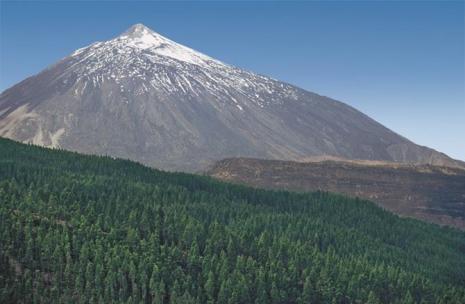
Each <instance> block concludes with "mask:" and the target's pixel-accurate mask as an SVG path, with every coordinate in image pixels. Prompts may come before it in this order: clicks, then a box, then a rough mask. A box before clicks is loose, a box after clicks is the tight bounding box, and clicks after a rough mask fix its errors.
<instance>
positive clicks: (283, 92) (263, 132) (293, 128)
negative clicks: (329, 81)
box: [0, 24, 462, 171]
mask: <svg viewBox="0 0 465 304" xmlns="http://www.w3.org/2000/svg"><path fill="white" fill-rule="evenodd" d="M283 60H285V58H283ZM0 136H3V137H7V138H11V139H14V140H17V141H21V142H29V143H34V144H39V145H42V146H47V147H59V148H63V149H68V150H74V151H78V152H83V153H89V154H102V155H111V156H115V157H122V158H128V159H132V160H136V161H139V162H141V163H144V164H147V165H150V166H153V167H157V168H162V169H167V170H182V171H198V170H203V169H205V168H206V167H207V166H208V165H211V164H212V163H213V162H214V161H216V160H219V159H223V158H226V157H237V156H242V157H256V158H266V159H283V160H299V159H302V158H306V157H310V156H315V155H330V156H335V157H343V158H348V159H369V160H389V161H396V162H409V163H421V164H439V165H444V166H462V164H461V163H460V162H457V161H455V160H453V159H451V158H449V157H447V156H446V155H444V154H442V153H439V152H436V151H434V150H432V149H429V148H426V147H421V146H418V145H415V144H414V143H412V142H410V141H409V140H407V139H405V138H403V137H402V136H399V135H398V134H396V133H394V132H392V131H390V130H389V129H387V128H385V127H384V126H382V125H381V124H379V123H377V122H376V121H374V120H372V119H370V118H369V117H367V116H366V115H364V114H362V113H360V112H358V111H357V110H355V109H353V108H351V107H350V106H348V105H346V104H344V103H341V102H338V101H335V100H332V99H330V98H327V97H323V96H320V95H317V94H314V93H311V92H308V91H305V90H303V89H300V88H297V87H295V86H292V85H289V84H287V83H283V82H280V81H277V80H275V79H272V78H269V77H265V76H261V75H257V74H254V73H251V72H247V71H244V70H242V69H239V68H236V67H233V66H230V65H227V64H224V63H222V62H220V61H218V60H215V59H213V58H210V57H208V56H206V55H203V54H201V53H199V52H196V51H194V50H192V49H190V48H187V47H185V46H182V45H180V44H178V43H176V42H173V41H171V40H169V39H167V38H165V37H163V36H161V35H159V34H157V33H155V32H153V31H152V30H150V29H148V28H147V27H145V26H143V25H141V24H137V25H134V26H133V27H131V28H130V29H129V30H127V31H126V32H124V33H123V34H121V35H120V36H118V37H116V38H114V39H111V40H108V41H104V42H97V43H94V44H92V45H90V46H87V47H84V48H81V49H79V50H77V51H75V52H74V53H72V54H71V55H70V56H68V57H66V58H64V59H62V60H60V61H59V62H58V63H56V64H54V65H52V66H51V67H49V68H47V69H46V70H44V71H42V72H41V73H39V74H37V75H35V76H32V77H30V78H27V79H26V80H24V81H22V82H20V83H19V84H17V85H15V86H13V87H12V88H10V89H7V90H5V91H4V92H2V94H1V95H0Z"/></svg>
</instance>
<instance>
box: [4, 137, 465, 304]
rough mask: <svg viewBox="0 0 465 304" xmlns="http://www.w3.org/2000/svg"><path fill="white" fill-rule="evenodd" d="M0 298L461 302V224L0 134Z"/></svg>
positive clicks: (464, 261) (464, 288) (168, 302)
mask: <svg viewBox="0 0 465 304" xmlns="http://www.w3.org/2000/svg"><path fill="white" fill-rule="evenodd" d="M0 223H1V225H0V244H1V246H0V303H147V304H148V303H157V304H158V303H164V304H175V303H193V304H194V303H195V304H197V303H199V304H200V303H231V304H236V303H281V304H296V303H299V304H300V303H354V304H356V303H425V304H426V303H434V304H437V303H465V284H464V282H465V272H464V271H463V269H465V255H464V250H465V233H463V232H460V231H458V230H455V229H448V228H441V227H439V226H437V225H431V224H427V223H423V222H420V221H417V220H412V219H403V218H399V217H398V216H396V215H394V214H392V213H390V212H387V211H385V210H382V209H381V208H379V207H377V206H376V205H374V204H373V203H371V202H368V201H363V200H359V199H350V198H347V197H343V196H340V195H334V194H328V193H322V192H317V193H292V192H286V191H265V190H259V189H253V188H249V187H244V186H239V185H232V184H227V183H223V182H219V181H216V180H214V179H212V178H209V177H206V176H200V175H192V174H185V173H168V172H161V171H158V170H155V169H151V168H147V167H144V166H142V165H140V164H137V163H134V162H131V161H125V160H120V159H116V160H115V159H112V158H110V157H99V156H86V155H80V154H77V153H72V152H67V151H61V150H60V151H59V150H50V149H44V148H40V147H37V146H31V145H24V144H19V143H16V142H13V141H11V140H6V139H0Z"/></svg>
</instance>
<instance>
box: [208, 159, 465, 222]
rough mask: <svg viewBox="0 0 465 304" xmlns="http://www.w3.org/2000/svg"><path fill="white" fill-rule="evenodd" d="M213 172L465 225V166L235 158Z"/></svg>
mask: <svg viewBox="0 0 465 304" xmlns="http://www.w3.org/2000/svg"><path fill="white" fill-rule="evenodd" d="M208 174H209V175H211V176H214V177H216V178H219V179H221V180H224V181H229V182H235V183H241V184H246V185H250V186H252V185H253V186H255V187H262V188H267V189H287V190H297V191H316V190H323V191H330V192H336V193H342V194H345V195H349V196H351V197H361V198H364V199H369V200H372V201H374V202H376V203H377V204H379V205H380V206H382V207H384V208H386V209H388V210H390V211H393V212H395V213H397V214H399V215H402V216H410V217H415V218H418V219H422V220H426V221H429V222H433V223H436V224H440V225H449V226H454V227H457V228H460V229H465V170H463V169H453V168H446V167H435V166H430V165H421V166H420V165H416V166H414V165H401V164H395V163H375V164H373V163H369V162H354V161H351V162H348V161H318V162H315V161H313V162H290V161H271V160H260V159H247V158H235V159H225V160H222V161H219V162H217V163H216V164H215V165H214V166H213V167H212V168H211V169H210V170H209V171H208Z"/></svg>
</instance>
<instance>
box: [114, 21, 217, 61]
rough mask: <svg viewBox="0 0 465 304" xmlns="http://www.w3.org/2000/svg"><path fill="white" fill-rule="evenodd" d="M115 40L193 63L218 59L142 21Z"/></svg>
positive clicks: (132, 46)
mask: <svg viewBox="0 0 465 304" xmlns="http://www.w3.org/2000/svg"><path fill="white" fill-rule="evenodd" d="M114 40H116V41H117V42H122V43H123V44H124V45H125V46H129V47H131V48H135V49H140V50H147V51H149V53H152V54H156V55H161V56H166V57H170V58H173V59H176V60H179V61H183V62H187V63H191V64H196V65H201V66H205V65H208V64H209V63H210V62H212V61H216V60H214V59H213V58H210V57H208V56H206V55H204V54H202V53H199V52H197V51H195V50H193V49H190V48H188V47H185V46H183V45H181V44H178V43H176V42H174V41H172V40H170V39H168V38H166V37H163V36H162V35H160V34H158V33H156V32H154V31H152V30H151V29H150V28H148V27H146V26H145V25H143V24H141V23H138V24H135V25H133V26H131V27H130V28H129V29H128V30H126V31H125V32H124V33H123V34H121V35H120V36H118V37H117V38H116V39H114ZM217 63H218V62H217Z"/></svg>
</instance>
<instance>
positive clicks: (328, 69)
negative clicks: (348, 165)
mask: <svg viewBox="0 0 465 304" xmlns="http://www.w3.org/2000/svg"><path fill="white" fill-rule="evenodd" d="M464 6H465V4H464V2H399V1H394V2H371V3H370V2H255V3H251V2H174V3H169V2H162V3H155V2H66V3H59V2H1V3H0V9H1V19H0V25H1V27H0V28H1V29H0V43H1V45H0V50H1V53H0V91H3V90H4V89H6V88H8V87H10V86H11V85H13V84H15V83H16V82H18V81H20V80H22V79H24V78H25V77H27V76H30V75H32V74H35V73H37V72H39V71H41V70H42V69H43V68H45V67H47V66H48V65H50V64H52V63H54V62H56V61H57V60H58V59H60V58H62V57H64V56H66V55H68V54H70V53H71V52H72V51H73V50H75V49H77V48H80V47H82V46H85V45H88V44H90V43H92V42H94V41H98V40H106V39H109V38H112V37H114V36H116V35H118V34H119V33H120V32H123V31H124V30H125V29H126V28H128V27H129V26H131V25H132V24H134V23H139V22H141V23H144V24H145V25H147V26H148V27H150V28H152V29H153V30H155V31H156V32H159V33H160V34H162V35H165V36H167V37H169V38H171V39H173V40H175V41H177V42H179V43H182V44H185V45H187V46H190V47H192V48H194V49H197V50H199V51H202V52H203V53H206V54H208V55H210V56H212V57H215V58H218V59H220V60H222V61H224V62H227V63H230V64H233V65H236V66H239V67H242V68H245V69H248V70H252V71H254V72H258V73H260V74H265V75H270V76H272V77H274V78H277V79H280V80H283V81H286V82H289V83H292V84H295V85H298V86H300V87H302V88H305V89H307V90H310V91H313V92H316V93H319V94H321V95H326V96H330V97H333V98H335V99H338V100H341V101H343V102H346V103H348V104H350V105H352V106H354V107H355V108H357V109H359V110H361V111H362V112H364V113H366V114H368V115H370V116H371V117H373V118H374V119H376V120H378V121H379V122H381V123H383V124H384V125H385V126H387V127H389V128H390V129H392V130H394V131H396V132H398V133H400V134H401V135H403V136H405V137H407V138H409V139H411V140H413V141H414V142H416V143H418V144H421V145H426V146H430V147H432V148H435V149H437V150H440V151H442V152H445V153H447V154H449V155H450V156H452V157H455V158H459V159H462V160H465V59H464V57H465V55H464V53H465V41H464V39H465V38H464V37H465V25H464V16H465V8H464Z"/></svg>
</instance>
